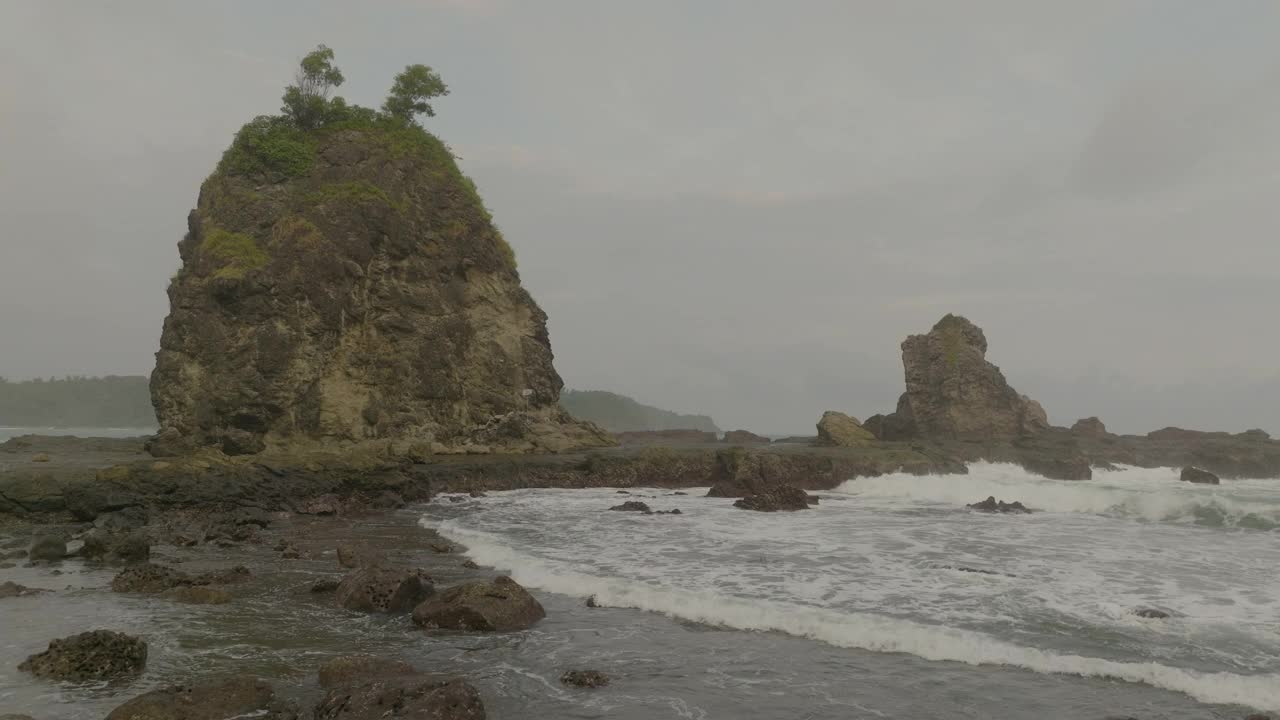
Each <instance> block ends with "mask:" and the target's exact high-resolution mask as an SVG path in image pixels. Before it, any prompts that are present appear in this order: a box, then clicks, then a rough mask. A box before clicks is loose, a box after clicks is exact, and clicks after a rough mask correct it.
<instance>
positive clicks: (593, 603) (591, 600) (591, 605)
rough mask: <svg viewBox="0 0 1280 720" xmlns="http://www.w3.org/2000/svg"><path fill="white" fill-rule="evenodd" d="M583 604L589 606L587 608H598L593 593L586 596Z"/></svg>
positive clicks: (598, 604) (598, 605)
mask: <svg viewBox="0 0 1280 720" xmlns="http://www.w3.org/2000/svg"><path fill="white" fill-rule="evenodd" d="M583 605H585V606H586V607H589V608H598V607H600V603H599V602H597V601H596V596H595V595H592V596H591V597H589V598H587V601H586V602H584V603H583Z"/></svg>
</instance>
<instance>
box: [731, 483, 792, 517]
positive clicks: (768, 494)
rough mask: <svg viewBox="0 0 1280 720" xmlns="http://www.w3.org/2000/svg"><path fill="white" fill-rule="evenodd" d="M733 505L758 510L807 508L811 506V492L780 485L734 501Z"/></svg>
mask: <svg viewBox="0 0 1280 720" xmlns="http://www.w3.org/2000/svg"><path fill="white" fill-rule="evenodd" d="M733 506H734V507H736V508H742V509H743V510H756V511H758V512H778V511H792V510H806V509H808V507H809V494H808V493H806V492H805V491H803V490H801V489H799V488H795V487H791V486H790V485H780V486H778V487H776V488H773V489H770V490H766V491H764V492H760V493H755V494H753V495H748V496H746V497H744V498H742V499H741V500H738V501H736V502H734V503H733Z"/></svg>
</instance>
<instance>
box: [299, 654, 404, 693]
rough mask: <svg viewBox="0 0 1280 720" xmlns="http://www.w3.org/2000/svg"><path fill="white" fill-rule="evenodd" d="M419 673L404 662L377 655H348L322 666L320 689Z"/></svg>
mask: <svg viewBox="0 0 1280 720" xmlns="http://www.w3.org/2000/svg"><path fill="white" fill-rule="evenodd" d="M417 672H418V671H417V670H416V669H414V667H413V666H412V665H410V664H409V663H407V662H405V661H403V660H392V659H390V658H380V657H377V656H376V655H348V656H346V657H340V658H334V659H333V660H330V661H329V662H327V663H325V664H324V665H321V666H320V671H319V677H320V687H322V688H331V687H335V686H337V685H344V684H348V683H351V682H353V681H356V680H360V679H374V678H385V677H387V676H390V675H412V674H415V673H417Z"/></svg>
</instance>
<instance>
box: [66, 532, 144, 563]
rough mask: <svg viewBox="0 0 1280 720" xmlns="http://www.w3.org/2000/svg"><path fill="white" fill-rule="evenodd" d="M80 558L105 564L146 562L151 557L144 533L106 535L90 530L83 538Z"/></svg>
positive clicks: (106, 533)
mask: <svg viewBox="0 0 1280 720" xmlns="http://www.w3.org/2000/svg"><path fill="white" fill-rule="evenodd" d="M80 557H82V558H85V559H86V560H97V561H100V562H106V563H135V562H146V561H147V559H148V558H150V557H151V543H150V542H149V541H148V540H147V536H146V534H145V533H141V532H124V533H114V534H113V533H108V532H104V531H102V530H98V529H95V530H91V531H90V532H89V533H88V534H86V535H85V536H84V545H82V546H81V547H80Z"/></svg>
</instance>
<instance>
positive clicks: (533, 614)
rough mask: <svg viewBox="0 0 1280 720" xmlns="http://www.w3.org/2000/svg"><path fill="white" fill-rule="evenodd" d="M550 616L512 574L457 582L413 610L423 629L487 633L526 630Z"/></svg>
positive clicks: (414, 619)
mask: <svg viewBox="0 0 1280 720" xmlns="http://www.w3.org/2000/svg"><path fill="white" fill-rule="evenodd" d="M546 616H547V613H546V611H545V610H543V609H542V605H541V604H540V603H539V602H538V601H537V600H536V599H535V598H534V597H533V596H532V595H530V594H529V591H528V590H525V589H524V588H523V587H521V586H520V584H519V583H517V582H516V581H515V580H512V579H511V578H509V577H499V578H496V579H495V580H494V581H493V582H477V583H467V584H465V585H455V586H454V587H451V588H449V589H447V590H445V591H444V592H442V593H440V594H438V595H436V596H435V597H432V598H429V599H428V600H427V601H426V602H424V603H422V604H421V605H419V606H418V607H417V608H415V609H414V611H413V621H414V623H416V624H417V625H418V626H420V627H423V628H428V629H440V630H479V631H485V632H495V631H496V632H509V631H512V630H523V629H525V628H527V627H529V626H531V625H533V624H534V623H536V622H537V621H539V620H541V619H542V618H544V617H546Z"/></svg>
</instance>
